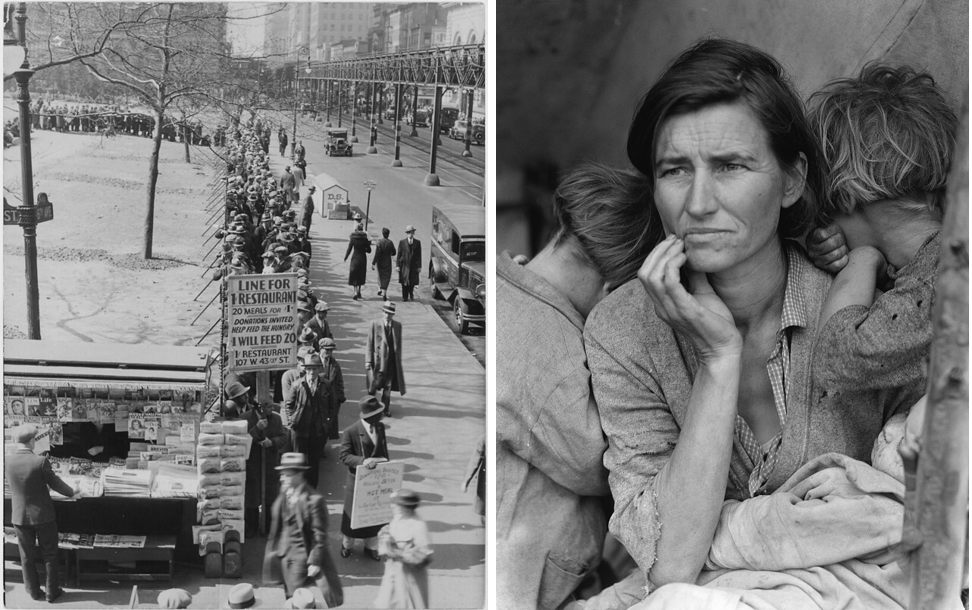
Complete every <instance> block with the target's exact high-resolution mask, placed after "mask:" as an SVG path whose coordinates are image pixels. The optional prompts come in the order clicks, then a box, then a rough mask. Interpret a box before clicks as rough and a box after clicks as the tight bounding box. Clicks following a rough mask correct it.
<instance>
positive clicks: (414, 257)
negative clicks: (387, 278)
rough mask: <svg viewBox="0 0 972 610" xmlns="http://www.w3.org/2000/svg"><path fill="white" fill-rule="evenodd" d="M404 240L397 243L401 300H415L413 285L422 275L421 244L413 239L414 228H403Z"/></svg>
mask: <svg viewBox="0 0 972 610" xmlns="http://www.w3.org/2000/svg"><path fill="white" fill-rule="evenodd" d="M405 235H406V237H405V239H403V240H402V241H400V242H398V258H397V259H396V263H397V264H398V282H399V283H400V284H401V285H402V300H403V301H407V300H409V299H413V300H414V299H415V285H416V284H418V283H419V277H420V276H421V275H422V242H420V241H419V240H417V239H415V227H413V226H412V225H408V226H407V227H405Z"/></svg>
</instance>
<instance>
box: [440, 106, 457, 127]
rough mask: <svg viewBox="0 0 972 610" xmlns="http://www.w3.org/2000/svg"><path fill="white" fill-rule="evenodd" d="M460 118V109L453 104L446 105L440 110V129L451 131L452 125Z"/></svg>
mask: <svg viewBox="0 0 972 610" xmlns="http://www.w3.org/2000/svg"><path fill="white" fill-rule="evenodd" d="M458 120H459V109H458V108H454V107H452V106H444V107H443V108H441V109H440V110H439V131H440V132H442V133H449V130H450V129H452V126H453V125H455V124H456V121H458Z"/></svg>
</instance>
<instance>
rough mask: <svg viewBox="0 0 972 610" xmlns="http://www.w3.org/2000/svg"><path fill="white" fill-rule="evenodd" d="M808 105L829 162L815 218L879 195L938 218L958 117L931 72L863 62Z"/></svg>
mask: <svg viewBox="0 0 972 610" xmlns="http://www.w3.org/2000/svg"><path fill="white" fill-rule="evenodd" d="M810 103H811V112H810V122H811V124H812V125H813V127H814V129H815V131H816V134H817V138H819V140H820V148H821V151H822V155H823V159H824V162H825V164H826V165H827V167H828V174H827V175H828V179H827V197H826V198H825V200H824V202H823V204H822V206H821V212H820V219H819V220H820V222H822V223H825V222H827V221H828V220H830V218H831V216H832V215H833V214H834V213H836V212H841V211H842V212H845V213H850V212H851V211H853V210H854V208H855V207H856V206H857V205H861V204H868V203H871V202H874V201H880V200H884V199H894V200H899V204H898V206H897V207H899V208H901V210H902V211H905V212H907V211H911V212H913V213H918V214H921V213H923V212H926V213H927V212H931V214H932V215H933V216H934V217H936V218H937V219H938V220H941V218H942V215H943V210H944V205H945V188H946V185H947V182H948V170H949V165H950V164H951V160H952V149H953V148H954V145H955V136H956V133H957V131H958V118H957V117H956V116H955V113H954V112H953V111H952V108H951V106H950V104H949V103H948V102H947V101H946V99H945V95H944V94H943V93H942V92H941V90H940V89H939V88H938V87H937V86H935V79H933V78H932V77H931V75H929V74H926V73H923V72H915V71H914V70H913V69H911V68H909V67H907V66H902V67H900V68H892V67H889V66H882V65H876V64H868V65H866V66H864V69H863V70H861V74H860V76H858V77H857V78H840V79H837V80H834V81H832V82H830V83H828V84H827V85H825V86H824V87H823V88H822V89H821V90H820V91H818V92H816V93H814V94H813V95H812V96H810ZM902 200H903V201H902Z"/></svg>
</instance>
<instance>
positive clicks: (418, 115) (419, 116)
mask: <svg viewBox="0 0 972 610" xmlns="http://www.w3.org/2000/svg"><path fill="white" fill-rule="evenodd" d="M405 124H406V125H411V124H412V113H411V112H406V113H405ZM415 126H416V127H428V126H429V113H428V111H427V110H422V109H421V108H419V109H418V110H416V111H415Z"/></svg>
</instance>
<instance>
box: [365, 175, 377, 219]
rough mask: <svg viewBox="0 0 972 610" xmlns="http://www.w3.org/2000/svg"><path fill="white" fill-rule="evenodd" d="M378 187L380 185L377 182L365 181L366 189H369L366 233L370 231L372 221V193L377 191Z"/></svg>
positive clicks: (366, 206)
mask: <svg viewBox="0 0 972 610" xmlns="http://www.w3.org/2000/svg"><path fill="white" fill-rule="evenodd" d="M377 186H378V183H377V182H375V181H374V180H365V181H364V187H365V188H366V189H368V203H367V204H365V226H364V230H365V231H367V230H368V221H369V220H371V191H373V190H375V187H377Z"/></svg>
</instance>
